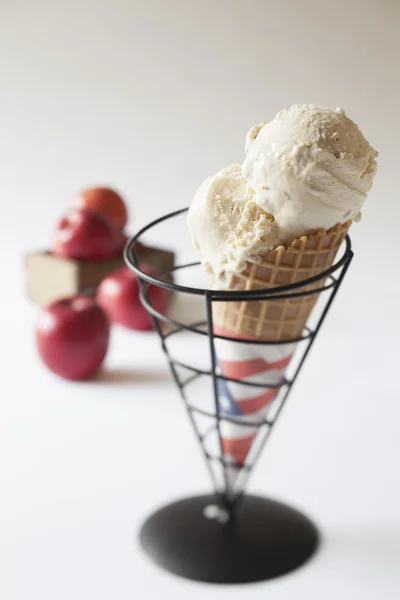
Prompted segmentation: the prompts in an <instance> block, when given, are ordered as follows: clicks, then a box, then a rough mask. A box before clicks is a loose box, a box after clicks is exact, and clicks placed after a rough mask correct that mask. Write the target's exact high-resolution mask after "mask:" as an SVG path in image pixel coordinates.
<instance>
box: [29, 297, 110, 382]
mask: <svg viewBox="0 0 400 600" xmlns="http://www.w3.org/2000/svg"><path fill="white" fill-rule="evenodd" d="M109 334H110V324H109V320H108V317H107V315H106V313H105V311H104V310H103V309H102V308H101V307H100V306H99V305H98V304H97V302H96V301H95V299H94V298H92V297H90V296H83V295H81V296H74V297H72V298H65V299H63V300H57V301H56V302H53V303H51V304H50V305H49V306H48V307H47V308H45V310H44V311H43V312H42V313H41V315H40V317H39V321H38V324H37V327H36V345H37V348H38V350H39V354H40V356H41V358H42V360H43V362H44V364H45V365H46V366H47V367H48V368H49V369H50V370H51V371H53V373H56V374H57V375H60V377H64V378H65V379H85V378H87V377H90V376H91V375H93V374H94V373H95V372H96V371H97V370H98V368H99V367H100V365H101V364H102V362H103V360H104V357H105V355H106V352H107V348H108V340H109Z"/></svg>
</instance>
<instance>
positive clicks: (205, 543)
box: [140, 495, 318, 583]
mask: <svg viewBox="0 0 400 600" xmlns="http://www.w3.org/2000/svg"><path fill="white" fill-rule="evenodd" d="M223 517H224V514H223V513H222V514H221V513H219V511H218V508H217V507H216V506H215V496H213V495H207V496H196V497H193V498H187V499H185V500H180V501H178V502H174V503H173V504H169V505H168V506H165V507H164V508H162V509H161V510H159V511H158V512H156V513H154V514H153V515H152V516H151V517H149V519H148V520H147V521H146V522H145V523H144V525H143V527H142V530H141V532H140V541H141V544H142V547H143V549H144V550H145V551H146V552H147V554H148V555H149V556H150V557H151V558H152V559H153V560H154V561H155V562H156V563H157V564H158V565H159V566H160V567H162V568H164V569H166V570H167V571H170V572H172V573H175V574H176V575H180V576H181V577H186V578H188V579H195V580H198V581H204V582H210V583H248V582H252V581H262V580H266V579H271V578H273V577H277V576H279V575H284V574H285V573H289V572H290V571H293V570H294V569H296V568H297V567H300V565H302V564H303V563H305V562H306V561H307V560H308V559H309V558H310V557H311V556H312V555H313V554H314V552H315V551H316V549H317V546H318V532H317V529H316V528H315V526H314V525H313V524H312V523H311V521H309V520H308V519H307V518H306V517H305V516H304V515H302V514H301V513H299V512H298V511H297V510H294V509H293V508H290V507H289V506H286V505H285V504H281V503H279V502H275V501H274V500H269V499H266V498H259V497H257V496H244V497H243V499H242V500H241V502H240V503H239V505H238V507H237V510H236V514H235V518H234V519H233V520H232V521H230V522H228V523H223V522H221V521H223Z"/></svg>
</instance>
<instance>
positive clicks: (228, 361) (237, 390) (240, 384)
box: [214, 326, 296, 492]
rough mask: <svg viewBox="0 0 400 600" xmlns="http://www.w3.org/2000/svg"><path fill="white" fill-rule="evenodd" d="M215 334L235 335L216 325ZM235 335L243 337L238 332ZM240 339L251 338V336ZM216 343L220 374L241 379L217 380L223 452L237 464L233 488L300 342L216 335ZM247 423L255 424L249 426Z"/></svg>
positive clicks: (232, 477) (231, 471) (234, 470)
mask: <svg viewBox="0 0 400 600" xmlns="http://www.w3.org/2000/svg"><path fill="white" fill-rule="evenodd" d="M214 333H215V334H216V335H222V336H225V337H231V338H232V333H231V332H229V331H227V330H225V329H222V328H221V327H218V326H214ZM235 338H237V339H238V338H239V336H237V334H235ZM240 339H241V340H243V339H249V342H250V341H251V338H240ZM257 341H259V340H257ZM214 344H215V352H216V355H217V363H218V368H217V372H218V374H219V375H223V376H224V377H228V378H230V379H236V380H237V381H227V380H225V379H219V378H218V379H217V394H218V398H217V400H218V406H219V411H220V417H221V421H220V433H221V441H222V451H223V455H224V459H225V460H226V461H228V462H232V463H233V464H236V468H235V469H232V470H231V469H229V474H228V479H229V483H230V485H229V487H232V486H233V485H234V483H235V480H236V477H237V475H238V473H239V470H240V466H241V465H243V464H244V462H245V460H246V457H247V455H248V453H249V451H250V449H251V446H252V444H253V441H254V439H255V437H256V435H257V432H258V430H259V427H260V426H258V425H257V421H260V422H263V421H264V420H265V418H266V416H267V413H268V410H269V407H270V405H271V403H272V401H273V400H274V399H275V398H276V397H277V395H278V394H279V391H280V389H281V387H280V386H281V384H282V382H283V380H284V376H285V371H286V368H287V366H288V365H289V362H290V360H291V358H292V356H293V353H294V350H295V348H296V343H285V344H265V345H263V344H251V343H248V344H246V342H245V341H240V342H236V341H235V340H233V339H232V340H224V339H220V338H214ZM251 383H256V384H260V385H261V386H263V385H265V386H277V387H256V386H254V385H249V384H251ZM224 417H229V418H231V419H234V422H232V421H230V420H228V419H224ZM246 422H247V423H249V422H250V423H254V425H249V424H247V425H246ZM229 491H230V492H232V490H228V492H229Z"/></svg>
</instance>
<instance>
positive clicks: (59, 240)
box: [51, 208, 123, 260]
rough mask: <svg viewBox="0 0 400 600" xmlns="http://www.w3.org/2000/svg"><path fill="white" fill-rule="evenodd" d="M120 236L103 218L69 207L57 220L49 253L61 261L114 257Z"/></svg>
mask: <svg viewBox="0 0 400 600" xmlns="http://www.w3.org/2000/svg"><path fill="white" fill-rule="evenodd" d="M121 247H123V234H122V232H121V231H120V230H118V229H116V228H115V227H114V226H113V224H112V223H111V222H110V221H109V220H107V219H106V218H105V217H103V215H101V214H99V213H96V212H94V211H92V210H88V209H86V208H82V209H77V208H73V209H71V210H70V211H68V213H67V214H66V215H65V216H64V217H63V218H62V219H61V220H60V221H59V223H58V225H57V227H56V230H55V234H54V238H53V244H52V249H51V251H52V253H53V254H54V255H55V256H60V257H62V258H75V259H78V260H105V259H107V258H112V257H114V256H118V255H119V254H120V253H121Z"/></svg>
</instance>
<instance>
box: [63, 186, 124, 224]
mask: <svg viewBox="0 0 400 600" xmlns="http://www.w3.org/2000/svg"><path fill="white" fill-rule="evenodd" d="M72 206H73V207H74V208H88V209H90V210H95V211H97V212H99V213H101V214H103V215H104V216H105V217H107V218H108V219H110V220H111V221H112V222H113V223H114V225H115V227H117V228H118V229H123V228H124V227H125V225H126V223H127V221H128V211H127V208H126V205H125V202H124V201H123V199H122V198H121V196H120V195H119V194H117V192H115V191H114V190H112V189H110V188H107V187H92V188H88V189H86V190H82V191H81V192H79V194H77V195H76V196H75V198H73V200H72Z"/></svg>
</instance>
